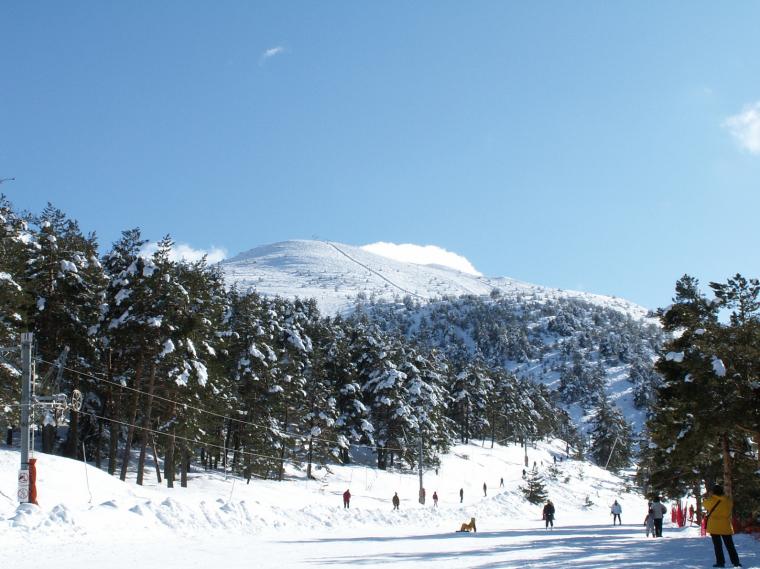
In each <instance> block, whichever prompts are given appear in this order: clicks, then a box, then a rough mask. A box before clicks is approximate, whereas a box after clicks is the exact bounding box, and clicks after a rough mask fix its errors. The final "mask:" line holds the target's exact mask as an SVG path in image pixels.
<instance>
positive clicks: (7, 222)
mask: <svg viewBox="0 0 760 569" xmlns="http://www.w3.org/2000/svg"><path fill="white" fill-rule="evenodd" d="M34 245H35V243H34V241H33V237H32V235H31V234H30V232H29V231H28V226H27V223H26V221H25V220H24V219H22V218H21V217H19V216H18V214H16V212H15V211H14V209H13V205H12V204H11V203H10V202H9V201H8V200H7V199H6V197H5V196H0V346H2V347H15V346H17V345H18V344H19V338H20V336H19V334H21V332H24V331H25V327H26V314H27V311H28V310H29V308H30V306H29V305H30V297H29V295H28V294H27V293H26V291H25V290H24V289H23V288H22V284H23V283H24V274H25V269H26V266H27V261H28V260H29V258H30V256H31V253H32V251H33V248H34ZM19 362H20V360H19V357H18V355H15V356H10V355H9V356H8V357H6V358H5V359H4V360H0V425H1V426H6V425H7V427H8V429H11V428H12V426H13V425H16V424H18V421H19V413H18V407H17V406H16V405H13V403H15V402H16V401H18V400H19V399H20V393H21V389H20V385H21V381H20V379H21V372H20V364H19Z"/></svg>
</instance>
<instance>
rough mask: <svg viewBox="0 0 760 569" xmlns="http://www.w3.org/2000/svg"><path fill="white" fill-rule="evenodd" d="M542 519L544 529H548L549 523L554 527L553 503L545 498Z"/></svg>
mask: <svg viewBox="0 0 760 569" xmlns="http://www.w3.org/2000/svg"><path fill="white" fill-rule="evenodd" d="M544 520H545V521H546V529H549V525H551V527H552V529H554V504H552V501H551V500H547V501H546V505H545V506H544Z"/></svg>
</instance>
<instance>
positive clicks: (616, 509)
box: [610, 500, 623, 526]
mask: <svg viewBox="0 0 760 569" xmlns="http://www.w3.org/2000/svg"><path fill="white" fill-rule="evenodd" d="M610 513H611V514H612V525H613V526H614V525H615V520H616V519H617V522H618V525H621V526H622V525H623V522H621V521H620V514H622V513H623V508H621V507H620V504H618V501H617V500H615V503H614V504H612V507H611V508H610Z"/></svg>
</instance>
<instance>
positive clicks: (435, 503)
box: [433, 490, 438, 508]
mask: <svg viewBox="0 0 760 569" xmlns="http://www.w3.org/2000/svg"><path fill="white" fill-rule="evenodd" d="M433 506H435V507H436V508H437V507H438V492H436V491H435V490H433Z"/></svg>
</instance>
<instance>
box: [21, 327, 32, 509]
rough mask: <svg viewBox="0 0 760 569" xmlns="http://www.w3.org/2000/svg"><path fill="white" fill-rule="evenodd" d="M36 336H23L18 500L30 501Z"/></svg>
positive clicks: (28, 333)
mask: <svg viewBox="0 0 760 569" xmlns="http://www.w3.org/2000/svg"><path fill="white" fill-rule="evenodd" d="M33 343H34V334H32V333H31V332H25V333H23V334H21V467H20V470H19V474H18V500H19V502H22V503H25V502H28V501H29V432H30V427H31V426H30V421H29V416H30V414H31V410H32V344H33Z"/></svg>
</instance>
